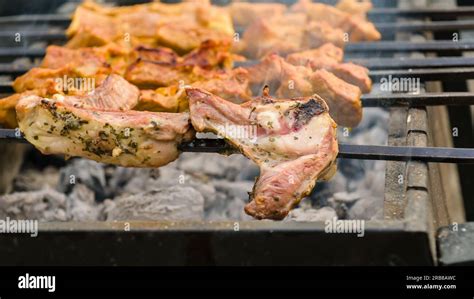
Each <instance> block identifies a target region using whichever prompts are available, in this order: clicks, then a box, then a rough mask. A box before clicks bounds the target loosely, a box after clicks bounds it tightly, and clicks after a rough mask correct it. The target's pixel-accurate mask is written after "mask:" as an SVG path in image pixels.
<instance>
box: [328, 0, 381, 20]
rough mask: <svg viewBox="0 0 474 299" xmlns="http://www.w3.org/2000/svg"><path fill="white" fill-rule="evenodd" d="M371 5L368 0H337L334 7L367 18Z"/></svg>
mask: <svg viewBox="0 0 474 299" xmlns="http://www.w3.org/2000/svg"><path fill="white" fill-rule="evenodd" d="M372 7H373V5H372V2H371V1H370V0H339V2H338V3H337V4H336V8H338V9H340V10H342V11H344V12H347V13H349V14H352V15H357V16H359V17H361V18H364V19H365V18H367V13H368V12H369V11H370V10H371V9H372Z"/></svg>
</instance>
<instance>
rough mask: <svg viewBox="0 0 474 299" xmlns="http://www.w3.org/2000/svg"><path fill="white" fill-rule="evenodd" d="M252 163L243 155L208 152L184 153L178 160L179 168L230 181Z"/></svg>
mask: <svg viewBox="0 0 474 299" xmlns="http://www.w3.org/2000/svg"><path fill="white" fill-rule="evenodd" d="M251 164H253V163H252V162H251V161H250V160H248V159H247V158H245V157H244V156H242V155H231V156H223V155H219V154H208V153H184V154H182V155H181V157H180V159H179V160H178V168H180V169H182V170H184V171H186V172H188V173H204V174H206V175H208V176H212V177H215V178H222V179H227V180H230V181H235V180H236V178H237V177H238V175H239V173H240V171H241V170H242V168H243V167H246V166H247V165H251Z"/></svg>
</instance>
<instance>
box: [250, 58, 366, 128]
mask: <svg viewBox="0 0 474 299" xmlns="http://www.w3.org/2000/svg"><path fill="white" fill-rule="evenodd" d="M248 71H249V74H250V84H251V88H252V90H253V91H254V93H255V92H257V90H258V89H259V88H260V89H261V88H262V87H263V86H265V85H268V86H270V90H276V95H277V96H278V97H280V98H294V97H305V96H311V95H312V94H315V93H316V94H318V95H319V96H321V97H322V98H323V99H324V100H325V101H326V103H327V104H328V106H329V108H330V109H329V113H330V114H331V117H332V118H334V120H335V121H336V122H337V124H338V125H341V126H347V127H355V126H357V125H358V124H359V122H360V120H361V118H362V104H361V101H360V98H361V95H362V94H361V90H360V89H359V88H358V87H357V86H354V85H352V84H349V83H347V82H345V81H343V80H342V79H339V78H338V77H336V76H335V75H334V74H332V73H330V72H328V71H326V70H324V69H319V70H316V71H313V70H311V68H309V67H305V66H294V65H292V64H289V63H288V62H286V61H285V60H284V59H283V58H282V57H280V56H278V55H275V54H273V55H267V56H266V57H265V58H264V59H263V60H262V61H261V62H260V63H259V64H257V65H254V66H252V67H249V68H248Z"/></svg>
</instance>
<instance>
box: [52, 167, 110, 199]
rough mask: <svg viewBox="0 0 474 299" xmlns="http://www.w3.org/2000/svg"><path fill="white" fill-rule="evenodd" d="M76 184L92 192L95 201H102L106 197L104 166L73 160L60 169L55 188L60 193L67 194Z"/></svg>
mask: <svg viewBox="0 0 474 299" xmlns="http://www.w3.org/2000/svg"><path fill="white" fill-rule="evenodd" d="M78 183H80V184H84V185H86V186H87V187H88V188H89V189H91V190H92V191H94V193H95V197H96V200H99V201H102V200H104V199H105V198H107V197H108V194H107V181H106V177H105V171H104V166H103V164H101V163H97V162H95V161H91V160H86V159H74V160H72V161H71V162H70V163H69V164H68V165H67V166H66V167H63V168H62V169H61V171H60V177H59V184H58V187H57V189H58V190H59V191H60V192H63V193H66V194H69V193H70V192H71V191H72V190H73V188H74V185H75V184H78Z"/></svg>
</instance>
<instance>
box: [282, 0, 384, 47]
mask: <svg viewBox="0 0 474 299" xmlns="http://www.w3.org/2000/svg"><path fill="white" fill-rule="evenodd" d="M341 5H342V6H343V7H347V4H344V3H343V4H341ZM291 11H293V12H301V13H306V14H307V16H308V17H309V18H310V20H313V21H318V22H326V23H327V24H329V25H330V26H334V27H336V28H339V29H341V30H342V31H344V32H345V33H347V34H349V40H350V41H353V42H358V41H376V40H380V38H381V35H380V32H378V31H377V29H376V28H375V26H374V24H372V23H371V22H368V21H367V20H365V18H362V17H360V16H357V15H353V14H350V13H347V12H345V11H342V10H340V9H338V8H337V7H333V6H330V5H326V4H322V3H313V2H312V1H311V0H299V1H298V2H297V3H296V4H294V5H293V6H292V7H291Z"/></svg>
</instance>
